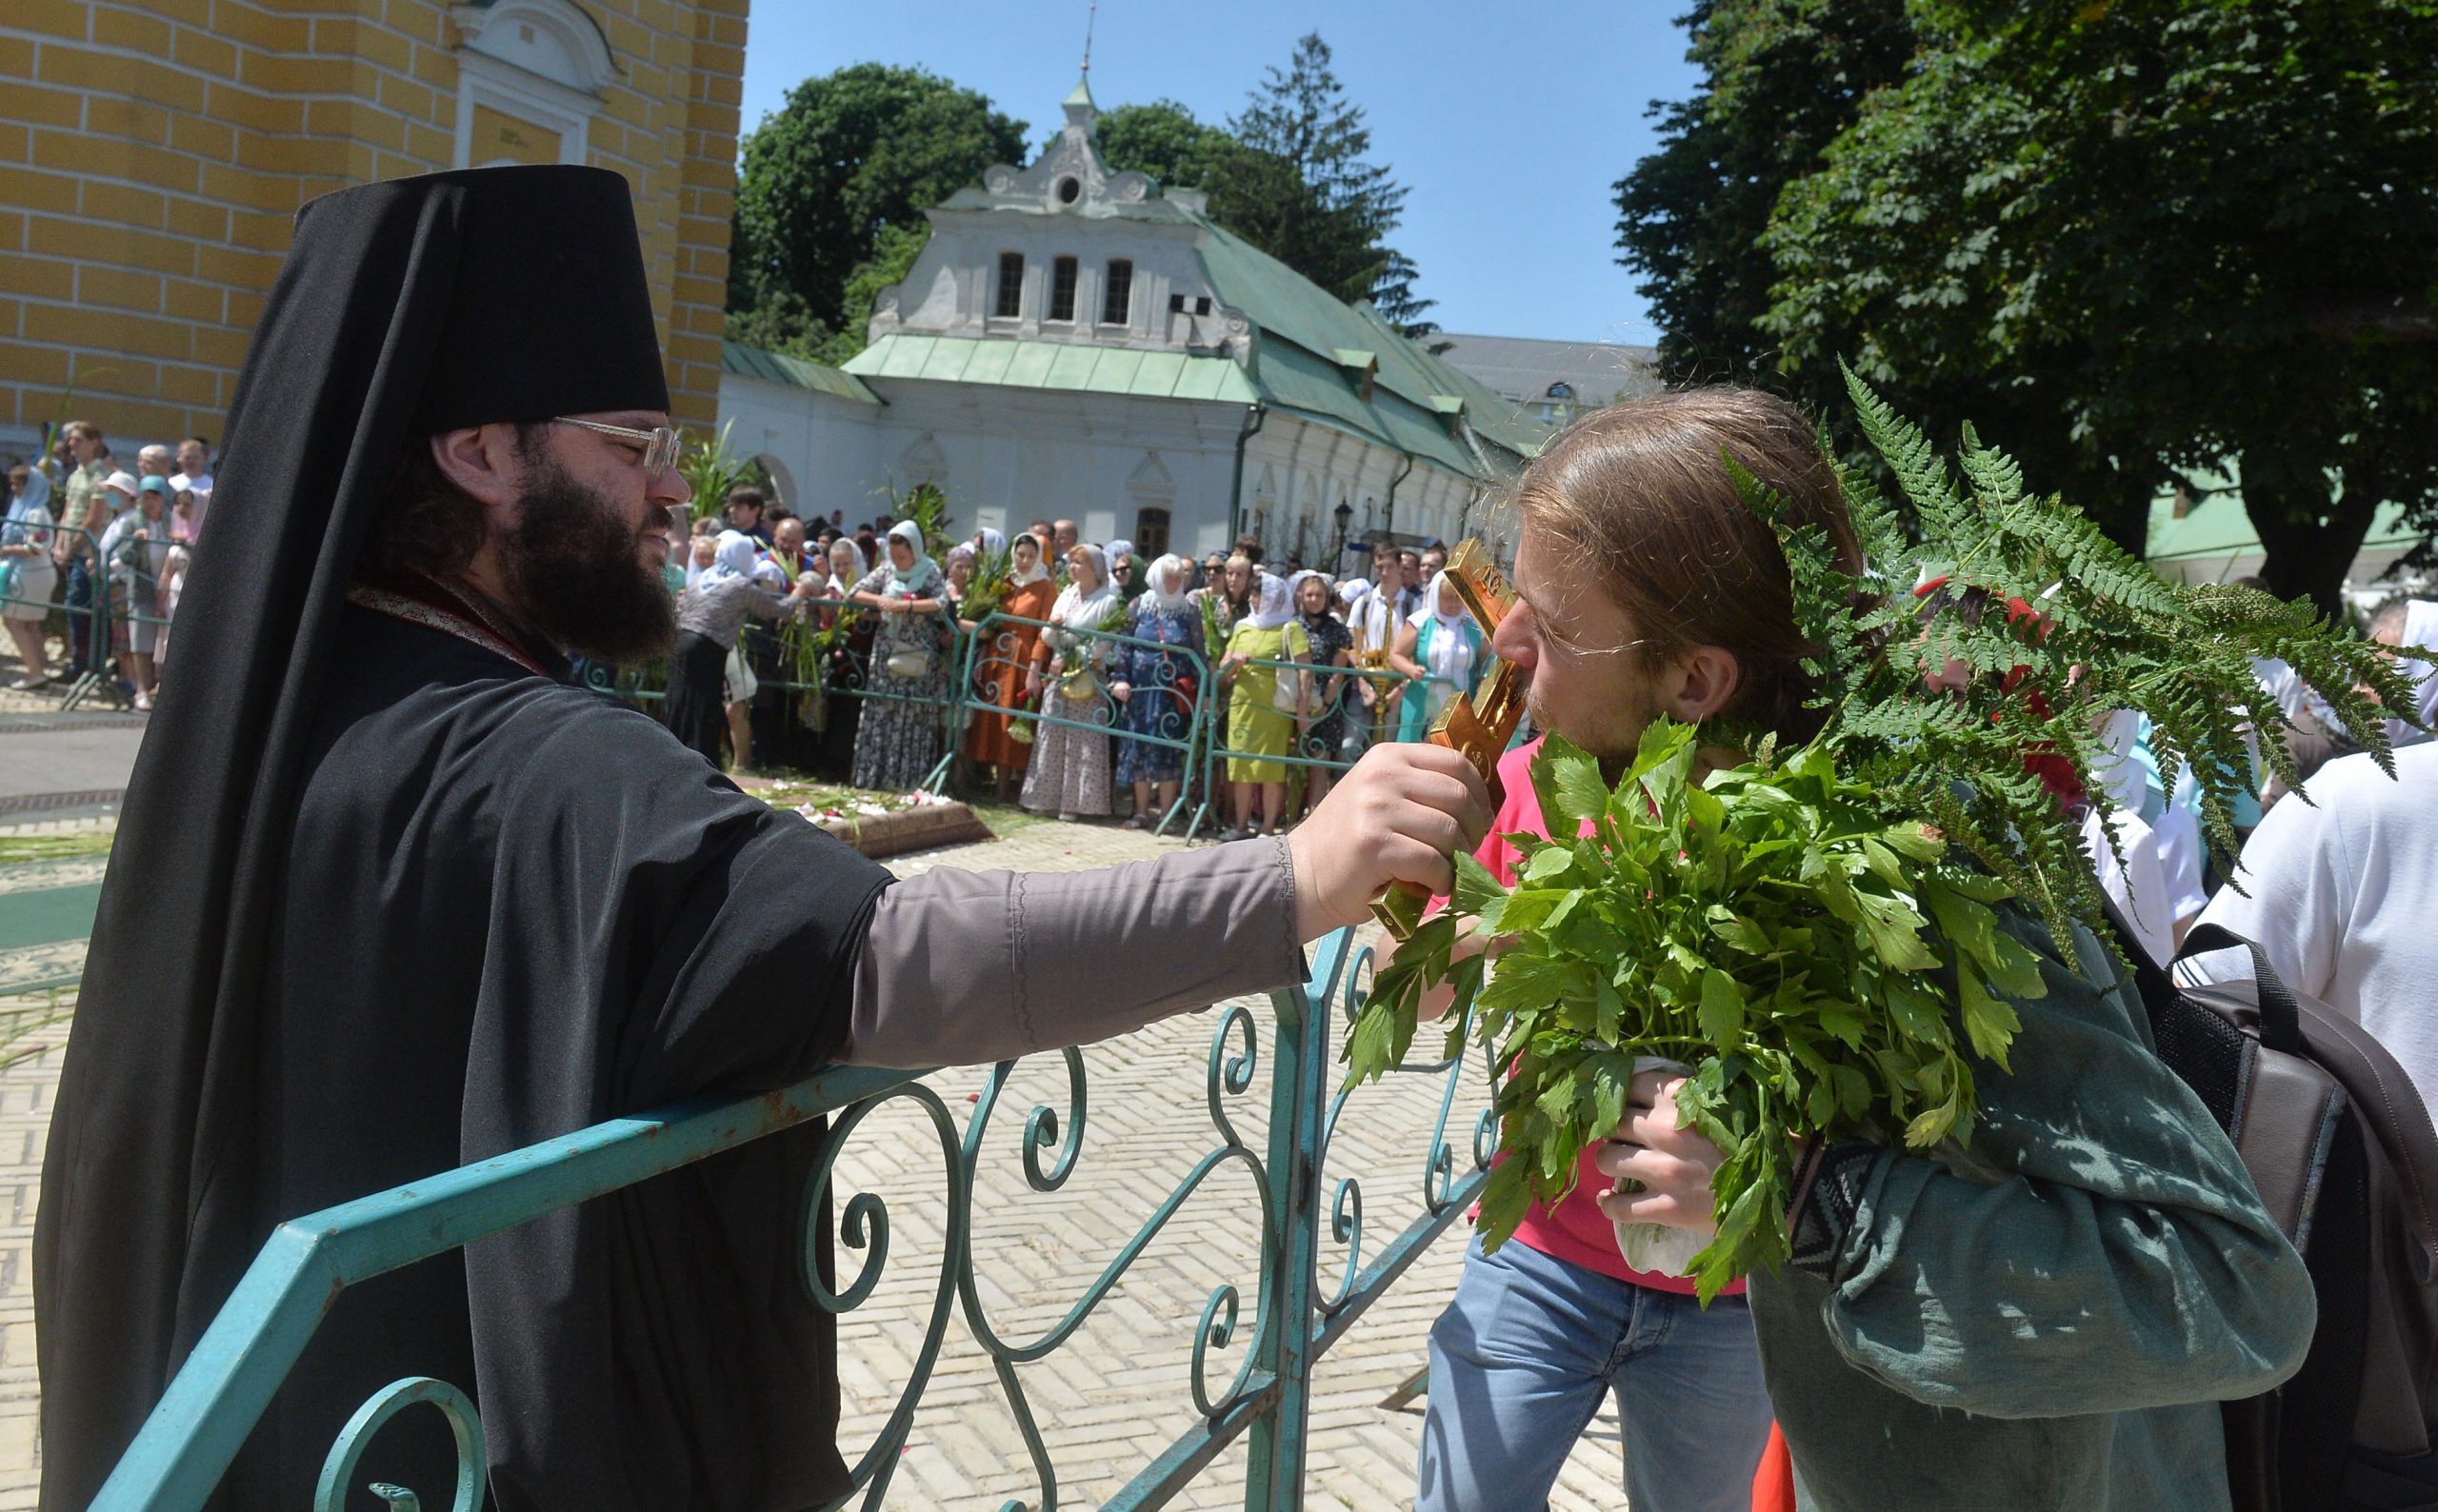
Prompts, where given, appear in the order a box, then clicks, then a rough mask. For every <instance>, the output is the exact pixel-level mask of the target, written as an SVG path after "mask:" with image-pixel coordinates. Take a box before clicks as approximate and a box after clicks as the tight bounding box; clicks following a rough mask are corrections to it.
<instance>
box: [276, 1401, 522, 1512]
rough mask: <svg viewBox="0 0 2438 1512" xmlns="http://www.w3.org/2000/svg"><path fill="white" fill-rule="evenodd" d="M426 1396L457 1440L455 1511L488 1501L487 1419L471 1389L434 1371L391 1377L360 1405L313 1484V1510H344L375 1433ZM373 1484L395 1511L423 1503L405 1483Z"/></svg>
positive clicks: (473, 1511)
mask: <svg viewBox="0 0 2438 1512" xmlns="http://www.w3.org/2000/svg"><path fill="white" fill-rule="evenodd" d="M423 1402H428V1403H431V1404H432V1405H433V1406H434V1407H437V1408H438V1409H440V1415H441V1416H442V1417H444V1418H447V1419H448V1420H449V1431H450V1433H451V1434H452V1435H454V1436H455V1438H456V1440H457V1488H456V1498H455V1500H454V1501H452V1502H450V1512H478V1509H479V1508H480V1507H481V1506H482V1504H483V1485H484V1482H485V1481H486V1479H487V1478H488V1477H489V1476H490V1462H489V1458H488V1456H487V1454H486V1452H485V1450H484V1446H483V1420H482V1419H481V1417H480V1416H478V1415H477V1414H476V1413H475V1411H474V1403H472V1402H471V1401H470V1400H469V1399H468V1397H467V1395H466V1393H464V1392H462V1391H460V1390H458V1389H457V1388H456V1387H455V1386H452V1385H450V1383H448V1382H446V1381H435V1380H433V1379H432V1378H431V1377H430V1376H409V1377H407V1378H406V1379H405V1380H403V1381H392V1382H391V1383H389V1384H388V1385H386V1386H383V1387H382V1388H381V1389H380V1390H378V1391H376V1392H374V1393H373V1394H372V1395H371V1396H370V1398H368V1399H366V1401H365V1403H364V1405H362V1406H360V1407H358V1408H356V1409H355V1416H354V1417H352V1418H350V1419H348V1420H347V1426H345V1427H343V1428H341V1429H340V1430H339V1436H338V1438H337V1439H336V1440H335V1441H333V1442H332V1443H331V1444H330V1456H329V1458H327V1459H325V1460H324V1461H323V1462H322V1476H321V1479H320V1480H319V1481H318V1482H315V1483H314V1486H313V1512H345V1508H346V1506H347V1493H348V1487H349V1486H350V1485H351V1484H352V1483H353V1482H354V1481H355V1468H356V1466H357V1464H359V1463H360V1462H362V1461H363V1459H364V1451H365V1450H366V1449H368V1448H370V1446H371V1443H372V1439H373V1436H374V1435H375V1434H377V1433H379V1432H380V1431H381V1429H382V1427H383V1426H384V1425H385V1424H387V1423H388V1422H389V1421H390V1419H391V1418H394V1417H396V1416H397V1415H398V1414H399V1413H401V1412H404V1411H406V1410H407V1409H408V1408H409V1407H411V1406H413V1405H415V1404H416V1403H423ZM368 1489H369V1490H370V1491H371V1492H372V1494H373V1495H374V1496H377V1497H379V1498H381V1500H383V1501H384V1502H389V1503H390V1507H391V1509H392V1512H416V1509H417V1508H418V1506H419V1505H420V1502H419V1499H418V1498H417V1497H416V1495H415V1493H414V1492H412V1491H411V1490H409V1489H407V1488H405V1487H403V1486H395V1485H388V1484H376V1485H372V1486H370V1487H368Z"/></svg>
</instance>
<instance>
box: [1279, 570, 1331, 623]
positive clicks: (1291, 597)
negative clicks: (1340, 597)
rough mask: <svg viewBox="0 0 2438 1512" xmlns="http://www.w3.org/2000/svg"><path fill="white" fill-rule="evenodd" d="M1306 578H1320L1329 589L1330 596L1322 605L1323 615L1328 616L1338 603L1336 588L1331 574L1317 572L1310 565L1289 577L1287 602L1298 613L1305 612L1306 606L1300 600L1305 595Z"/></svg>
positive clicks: (1322, 585)
mask: <svg viewBox="0 0 2438 1512" xmlns="http://www.w3.org/2000/svg"><path fill="white" fill-rule="evenodd" d="M1306 578H1318V579H1319V580H1320V584H1321V587H1325V588H1329V595H1328V597H1327V598H1326V599H1325V600H1324V601H1323V603H1322V605H1321V613H1322V615H1323V617H1325V618H1326V617H1327V616H1328V614H1329V610H1330V609H1331V608H1332V607H1335V606H1336V604H1337V591H1336V588H1335V587H1334V586H1333V585H1332V584H1331V583H1330V582H1329V574H1328V573H1326V572H1315V571H1313V570H1312V569H1311V568H1310V567H1306V568H1305V569H1304V570H1303V571H1301V572H1297V573H1293V574H1291V575H1290V576H1289V578H1288V579H1287V603H1288V605H1289V607H1291V608H1293V609H1294V611H1295V612H1296V613H1297V614H1298V615H1301V614H1302V613H1303V612H1304V606H1303V605H1302V604H1301V603H1299V602H1298V601H1299V600H1300V599H1301V598H1302V597H1303V594H1304V580H1305V579H1306Z"/></svg>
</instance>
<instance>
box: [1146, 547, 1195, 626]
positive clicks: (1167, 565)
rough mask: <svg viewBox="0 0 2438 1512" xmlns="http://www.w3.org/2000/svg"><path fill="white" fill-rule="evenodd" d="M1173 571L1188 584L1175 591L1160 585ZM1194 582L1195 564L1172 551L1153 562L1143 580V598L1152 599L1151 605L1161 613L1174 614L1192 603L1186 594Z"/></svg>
mask: <svg viewBox="0 0 2438 1512" xmlns="http://www.w3.org/2000/svg"><path fill="white" fill-rule="evenodd" d="M1171 572H1174V573H1177V574H1178V575H1179V580H1180V581H1181V582H1183V583H1185V584H1186V585H1187V586H1186V587H1181V588H1179V589H1177V590H1176V591H1175V592H1173V593H1171V592H1169V590H1168V589H1166V588H1164V587H1160V585H1161V583H1162V582H1163V581H1165V580H1166V579H1167V577H1168V575H1169V573H1171ZM1192 584H1193V564H1192V563H1190V562H1189V561H1187V560H1186V559H1185V558H1183V557H1181V556H1178V555H1177V554H1176V553H1175V552H1173V551H1172V552H1170V553H1169V554H1168V555H1167V556H1164V557H1161V558H1159V559H1158V560H1157V561H1154V562H1153V563H1152V564H1151V571H1150V573H1149V576H1148V577H1146V578H1145V579H1144V582H1143V599H1149V600H1150V602H1151V607H1152V608H1153V609H1154V610H1156V611H1158V612H1159V613H1162V614H1174V613H1176V612H1177V611H1178V610H1179V609H1182V608H1185V607H1187V606H1188V605H1189V603H1191V600H1189V599H1188V598H1187V596H1186V595H1187V593H1188V592H1189V591H1190V589H1191V587H1192ZM1143 599H1137V600H1136V601H1135V602H1136V603H1138V604H1139V603H1141V602H1143Z"/></svg>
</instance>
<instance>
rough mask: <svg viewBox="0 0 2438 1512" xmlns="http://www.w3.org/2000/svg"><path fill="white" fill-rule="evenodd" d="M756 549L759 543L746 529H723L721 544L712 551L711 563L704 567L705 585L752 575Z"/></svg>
mask: <svg viewBox="0 0 2438 1512" xmlns="http://www.w3.org/2000/svg"><path fill="white" fill-rule="evenodd" d="M756 549H758V544H757V543H756V542H755V541H754V539H753V538H752V537H751V536H749V535H747V534H746V533H745V532H744V531H742V530H722V531H721V532H720V541H719V545H718V547H716V548H714V549H713V550H712V552H711V565H710V566H709V567H705V568H704V569H703V578H702V583H703V587H707V588H709V587H718V586H719V585H720V584H722V583H725V582H727V581H728V580H729V579H730V578H742V577H751V576H752V575H753V553H754V552H755V550H756Z"/></svg>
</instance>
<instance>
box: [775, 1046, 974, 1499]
mask: <svg viewBox="0 0 2438 1512" xmlns="http://www.w3.org/2000/svg"><path fill="white" fill-rule="evenodd" d="M901 1099H903V1100H905V1101H907V1102H910V1103H912V1104H914V1105H915V1106H917V1107H919V1108H921V1109H922V1110H923V1111H924V1113H925V1114H926V1115H927V1116H928V1117H929V1120H930V1123H931V1128H932V1131H933V1132H934V1133H935V1134H937V1135H938V1136H939V1142H940V1157H941V1160H942V1163H943V1165H944V1174H945V1176H946V1178H947V1182H948V1204H949V1221H948V1232H947V1237H946V1240H945V1242H944V1243H942V1245H941V1251H940V1275H939V1282H938V1284H937V1286H936V1287H935V1289H934V1290H933V1292H932V1296H931V1315H930V1318H929V1322H927V1323H925V1324H924V1328H923V1344H922V1347H921V1348H920V1349H919V1350H917V1351H916V1353H915V1358H914V1368H913V1369H912V1370H911V1371H910V1372H909V1373H908V1376H907V1383H906V1385H905V1387H904V1388H903V1389H902V1390H901V1391H900V1392H899V1394H898V1399H897V1403H896V1405H895V1406H894V1407H892V1408H891V1409H890V1411H889V1421H888V1422H885V1423H883V1424H882V1426H881V1430H880V1433H879V1435H878V1436H877V1437H876V1438H874V1439H873V1441H872V1444H871V1447H870V1448H869V1449H867V1450H866V1451H865V1452H864V1455H863V1458H862V1459H860V1460H858V1461H857V1462H856V1463H855V1467H854V1471H853V1473H852V1475H851V1476H850V1477H849V1490H848V1492H847V1494H846V1495H845V1496H843V1497H841V1498H840V1499H839V1500H838V1501H837V1502H832V1503H831V1505H832V1506H843V1505H844V1504H845V1503H846V1502H848V1501H849V1500H851V1499H852V1497H853V1495H854V1493H855V1491H857V1490H861V1489H864V1488H866V1487H869V1494H868V1495H867V1496H866V1498H865V1503H864V1504H865V1505H866V1506H868V1507H869V1506H878V1505H879V1504H880V1501H881V1498H882V1497H884V1496H886V1495H887V1494H888V1491H889V1479H890V1478H891V1477H892V1476H894V1475H895V1474H896V1472H897V1463H898V1457H899V1455H900V1453H901V1452H902V1451H903V1450H904V1448H905V1447H906V1440H907V1436H908V1434H909V1432H911V1431H912V1429H913V1426H914V1412H915V1409H916V1407H917V1406H919V1405H920V1404H921V1403H922V1400H923V1390H924V1387H925V1386H926V1385H927V1384H928V1383H929V1381H930V1378H931V1367H932V1366H933V1365H934V1364H936V1363H938V1361H939V1357H940V1345H941V1343H942V1342H943V1341H944V1340H946V1339H947V1337H948V1327H949V1313H950V1311H951V1309H952V1306H953V1299H954V1298H955V1295H956V1287H957V1280H958V1275H959V1272H960V1271H961V1270H962V1269H963V1267H964V1264H965V1263H966V1260H967V1256H968V1254H969V1235H970V1233H971V1228H972V1207H971V1202H972V1185H971V1183H970V1182H969V1181H968V1180H966V1179H965V1172H964V1162H963V1150H962V1148H961V1146H960V1145H959V1144H958V1140H957V1131H956V1121H955V1120H954V1119H953V1118H952V1117H950V1116H949V1110H948V1104H945V1103H943V1102H941V1101H940V1096H939V1094H938V1093H936V1092H934V1091H932V1090H931V1089H930V1088H929V1087H928V1086H925V1085H924V1084H921V1083H919V1082H909V1083H906V1084H902V1085H899V1086H895V1087H891V1088H890V1089H889V1090H888V1091H886V1092H883V1093H881V1094H880V1095H879V1096H877V1097H869V1098H866V1099H864V1100H863V1101H861V1102H859V1103H856V1104H853V1105H852V1106H850V1107H849V1108H848V1109H847V1110H846V1111H845V1112H843V1113H841V1114H840V1115H839V1117H838V1120H837V1122H836V1123H835V1124H831V1125H830V1127H829V1133H828V1135H827V1136H826V1137H825V1138H824V1139H823V1141H822V1144H821V1155H820V1158H819V1159H818V1160H817V1161H815V1162H814V1164H813V1168H812V1175H811V1177H810V1178H809V1181H808V1182H807V1184H806V1187H805V1197H804V1212H803V1222H802V1223H801V1224H799V1230H800V1232H801V1233H802V1235H803V1241H802V1243H801V1244H800V1246H799V1252H798V1274H799V1275H800V1276H801V1277H802V1278H803V1281H804V1286H805V1290H806V1292H807V1293H808V1294H809V1295H810V1296H811V1298H812V1300H813V1303H814V1304H815V1305H816V1306H819V1307H820V1308H822V1309H823V1310H824V1311H826V1312H829V1313H832V1314H845V1313H849V1312H852V1311H853V1310H854V1309H856V1308H857V1307H860V1306H862V1305H863V1304H864V1302H865V1300H866V1299H867V1298H869V1297H870V1296H871V1294H872V1289H873V1288H874V1287H875V1286H877V1285H878V1284H879V1283H880V1280H881V1275H882V1272H883V1271H884V1270H885V1269H886V1268H887V1267H888V1264H889V1204H888V1203H887V1202H885V1201H884V1200H883V1199H881V1198H880V1197H878V1196H875V1195H874V1194H872V1193H870V1192H857V1193H856V1194H855V1195H854V1196H853V1197H851V1198H849V1199H848V1201H847V1204H846V1206H845V1209H844V1210H843V1211H842V1213H841V1214H840V1217H839V1224H838V1238H839V1241H840V1243H843V1244H845V1245H846V1246H847V1247H848V1248H849V1249H859V1250H862V1251H863V1252H864V1260H863V1263H862V1265H861V1266H860V1267H859V1268H858V1269H857V1271H856V1273H855V1279H854V1280H853V1281H851V1282H849V1283H847V1286H846V1288H845V1289H844V1290H839V1291H833V1290H831V1289H830V1287H829V1285H828V1284H826V1283H824V1282H823V1280H822V1277H821V1267H820V1265H819V1263H817V1260H816V1256H817V1254H818V1249H817V1247H816V1246H817V1240H818V1233H819V1225H820V1224H823V1223H824V1222H826V1221H827V1213H828V1206H829V1204H828V1201H827V1200H828V1198H829V1186H830V1181H831V1177H832V1173H833V1172H834V1171H835V1170H836V1167H837V1164H838V1157H839V1156H840V1155H841V1154H843V1153H844V1152H845V1150H846V1148H847V1142H848V1141H849V1140H850V1139H852V1138H853V1137H854V1134H855V1130H856V1129H857V1128H858V1127H860V1126H861V1125H862V1124H863V1122H864V1120H866V1119H867V1118H869V1117H870V1116H871V1115H872V1113H873V1111H874V1110H875V1109H877V1108H880V1107H882V1106H885V1105H886V1104H889V1103H892V1102H896V1101H898V1100H901Z"/></svg>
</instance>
